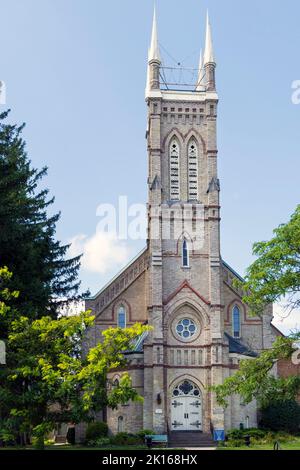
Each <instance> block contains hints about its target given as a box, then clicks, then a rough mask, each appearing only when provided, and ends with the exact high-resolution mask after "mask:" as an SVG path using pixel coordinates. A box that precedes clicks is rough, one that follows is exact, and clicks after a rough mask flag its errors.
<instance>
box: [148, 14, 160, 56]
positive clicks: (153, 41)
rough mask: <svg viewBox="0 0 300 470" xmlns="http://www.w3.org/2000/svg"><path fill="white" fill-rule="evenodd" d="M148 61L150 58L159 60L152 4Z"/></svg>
mask: <svg viewBox="0 0 300 470" xmlns="http://www.w3.org/2000/svg"><path fill="white" fill-rule="evenodd" d="M148 59H149V62H151V60H157V61H158V62H160V53H159V45H158V36H157V25H156V8H155V6H154V15H153V26H152V37H151V46H150V50H149V57H148Z"/></svg>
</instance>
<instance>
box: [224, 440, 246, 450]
mask: <svg viewBox="0 0 300 470" xmlns="http://www.w3.org/2000/svg"><path fill="white" fill-rule="evenodd" d="M228 445H229V446H230V447H234V448H239V447H243V446H244V445H245V441H243V440H242V439H232V440H231V441H230V442H228Z"/></svg>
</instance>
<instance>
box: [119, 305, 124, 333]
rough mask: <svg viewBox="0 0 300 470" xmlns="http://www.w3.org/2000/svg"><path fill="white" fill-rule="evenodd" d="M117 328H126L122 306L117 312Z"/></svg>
mask: <svg viewBox="0 0 300 470" xmlns="http://www.w3.org/2000/svg"><path fill="white" fill-rule="evenodd" d="M118 327H119V328H126V310H125V307H124V306H123V305H121V306H120V308H119V310H118Z"/></svg>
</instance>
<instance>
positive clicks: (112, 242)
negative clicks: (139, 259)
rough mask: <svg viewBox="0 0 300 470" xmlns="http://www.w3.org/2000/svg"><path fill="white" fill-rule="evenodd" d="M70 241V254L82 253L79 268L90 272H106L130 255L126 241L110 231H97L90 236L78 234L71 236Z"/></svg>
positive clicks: (120, 263)
mask: <svg viewBox="0 0 300 470" xmlns="http://www.w3.org/2000/svg"><path fill="white" fill-rule="evenodd" d="M70 243H71V246H70V249H69V254H70V256H71V257H73V256H78V255H79V254H83V256H82V258H81V268H82V269H83V270H85V271H89V272H92V273H98V274H106V273H107V272H110V271H112V270H113V269H114V268H116V267H117V268H119V266H120V265H122V264H124V263H126V262H127V261H128V259H129V257H130V250H129V248H128V246H127V245H126V242H124V241H122V240H119V239H118V238H117V236H116V235H114V234H111V233H104V232H97V233H96V234H95V235H93V236H91V237H88V236H87V235H84V234H79V235H76V236H75V237H73V238H72V239H71V240H70Z"/></svg>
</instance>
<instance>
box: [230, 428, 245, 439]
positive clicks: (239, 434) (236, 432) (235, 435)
mask: <svg viewBox="0 0 300 470" xmlns="http://www.w3.org/2000/svg"><path fill="white" fill-rule="evenodd" d="M243 435H244V434H243V431H242V430H241V429H231V430H230V431H228V432H227V437H228V439H229V440H236V439H243Z"/></svg>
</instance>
